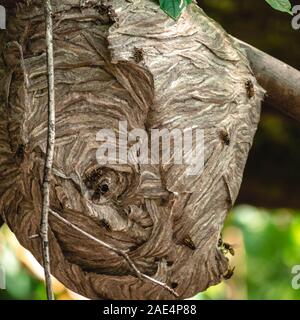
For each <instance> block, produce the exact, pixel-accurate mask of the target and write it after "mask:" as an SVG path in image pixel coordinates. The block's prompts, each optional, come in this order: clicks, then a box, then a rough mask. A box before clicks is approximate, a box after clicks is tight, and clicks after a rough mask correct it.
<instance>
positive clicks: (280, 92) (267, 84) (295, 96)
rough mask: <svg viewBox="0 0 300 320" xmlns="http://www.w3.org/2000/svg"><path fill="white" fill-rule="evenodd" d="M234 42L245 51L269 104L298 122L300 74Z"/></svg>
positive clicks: (299, 119)
mask: <svg viewBox="0 0 300 320" xmlns="http://www.w3.org/2000/svg"><path fill="white" fill-rule="evenodd" d="M235 40H237V42H238V43H239V44H240V46H241V47H242V48H243V49H245V50H246V52H247V56H248V59H249V60H250V63H251V67H252V70H253V72H254V74H255V76H256V78H257V80H258V82H259V83H260V85H261V86H262V87H263V88H264V89H265V90H267V100H268V101H269V104H270V105H271V106H273V107H276V108H277V109H279V110H280V111H281V112H283V113H285V114H286V115H288V116H290V117H292V118H294V119H296V120H297V121H300V72H299V71H298V70H297V69H295V68H293V67H291V66H289V65H287V64H286V63H284V62H282V61H280V60H278V59H276V58H274V57H272V56H270V55H269V54H267V53H265V52H263V51H261V50H259V49H257V48H255V47H253V46H251V45H249V44H247V43H245V42H243V41H241V40H238V39H235Z"/></svg>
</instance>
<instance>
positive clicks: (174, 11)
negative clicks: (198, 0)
mask: <svg viewBox="0 0 300 320" xmlns="http://www.w3.org/2000/svg"><path fill="white" fill-rule="evenodd" d="M191 2H192V0H159V4H160V7H161V9H162V10H163V11H164V12H165V13H166V14H167V15H169V16H170V17H171V18H173V19H175V20H176V19H178V18H179V17H180V15H181V13H182V11H183V10H184V9H185V8H186V7H187V6H188V5H189V4H190V3H191Z"/></svg>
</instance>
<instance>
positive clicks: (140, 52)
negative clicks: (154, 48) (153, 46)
mask: <svg viewBox="0 0 300 320" xmlns="http://www.w3.org/2000/svg"><path fill="white" fill-rule="evenodd" d="M133 59H134V61H135V62H136V63H140V62H141V61H143V60H144V49H143V48H137V47H134V48H133Z"/></svg>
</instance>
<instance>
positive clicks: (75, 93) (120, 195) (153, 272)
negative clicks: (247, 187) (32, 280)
mask: <svg viewBox="0 0 300 320" xmlns="http://www.w3.org/2000/svg"><path fill="white" fill-rule="evenodd" d="M0 2H1V1H0ZM4 2H5V1H4ZM4 2H3V1H2V4H3V3H4ZM15 2H18V3H17V4H16V5H15V6H12V5H11V6H10V8H9V10H8V15H9V17H8V19H7V21H8V26H7V30H6V31H5V32H4V31H3V32H2V34H1V37H0V43H1V49H0V50H1V60H0V63H1V64H0V74H1V76H0V82H1V85H0V168H1V169H0V172H1V180H0V214H1V216H2V218H3V220H4V221H5V222H6V223H7V224H8V225H9V227H10V228H11V230H12V231H13V232H14V233H15V235H16V236H17V238H18V239H19V241H20V243H21V244H22V245H23V246H24V247H26V248H27V249H29V250H30V251H31V252H32V253H33V254H34V256H35V257H36V258H37V259H38V260H39V261H40V262H41V243H40V241H39V239H36V238H34V237H32V235H35V234H39V224H40V214H41V181H42V176H43V165H44V160H45V150H46V140H47V71H46V54H45V32H44V29H45V25H44V15H43V8H42V5H41V2H42V1H38V0H32V1H15ZM79 2H80V1H78V0H63V1H59V0H53V1H52V3H53V9H54V47H55V81H56V118H57V119H56V133H57V137H56V147H55V157H54V168H53V177H52V181H51V208H52V209H53V210H56V212H58V213H59V214H60V215H61V216H62V217H64V219H67V220H68V221H70V222H71V223H73V224H75V225H76V226H78V227H79V228H81V229H82V230H84V231H86V232H88V233H90V234H91V235H93V236H94V237H96V238H98V239H100V240H103V241H105V242H107V243H109V244H111V245H113V246H115V247H117V248H119V249H122V250H127V252H128V255H129V256H130V258H131V259H132V260H133V261H134V263H135V264H136V266H137V267H138V268H139V270H140V271H141V272H143V273H145V274H147V275H149V276H151V277H153V278H155V279H157V280H160V281H162V282H164V283H166V284H167V285H169V286H170V287H172V288H175V290H176V291H177V293H178V294H179V295H180V298H187V297H191V296H193V295H194V294H196V293H198V292H200V291H203V290H205V289H206V288H208V287H209V286H211V285H214V284H217V283H219V282H220V281H221V280H222V278H223V276H224V275H226V274H227V272H228V268H229V267H228V261H227V259H226V258H225V257H224V255H223V253H222V250H220V248H219V247H218V240H219V237H220V232H221V229H222V225H223V222H224V219H225V217H226V214H227V213H228V210H229V209H230V207H231V206H232V204H233V203H234V201H235V199H236V197H237V194H238V190H239V187H240V183H241V180H242V174H243V169H244V165H245V162H246V158H247V155H248V151H249V148H250V146H251V144H252V139H253V136H254V133H255V131H256V127H257V123H258V121H259V114H260V103H261V99H262V96H263V90H262V89H261V88H260V87H259V86H258V84H257V82H256V79H255V78H254V76H253V74H252V72H251V69H250V67H249V62H248V61H247V59H246V57H245V54H244V53H243V52H242V51H241V50H240V49H239V47H238V45H237V44H236V43H234V42H233V40H232V39H231V38H230V36H229V35H228V34H227V33H226V32H224V30H223V29H222V28H221V27H220V26H219V25H218V24H216V23H215V22H214V21H213V20H211V19H210V18H208V17H207V16H206V15H205V14H204V13H203V11H202V10H201V9H200V8H198V7H197V6H196V5H195V4H192V5H190V6H189V7H188V9H187V10H186V11H185V12H184V13H183V15H182V17H181V18H180V19H179V20H178V21H173V20H172V19H170V18H169V17H168V16H166V15H165V14H164V13H163V12H162V11H161V10H160V9H159V7H158V5H157V4H156V3H155V2H154V1H150V0H140V1H138V0H137V1H131V2H127V1H124V0H111V1H109V3H108V4H107V3H105V2H103V1H102V2H101V1H81V2H80V3H79ZM10 4H11V2H10ZM119 121H127V124H128V130H129V131H130V130H132V129H135V128H141V129H145V130H146V131H147V132H149V131H150V130H151V129H153V128H156V129H168V130H172V129H175V128H178V129H182V130H184V129H185V128H187V127H190V128H199V129H202V130H203V132H204V164H205V165H204V170H203V172H202V173H201V174H200V175H190V176H188V175H187V173H186V172H187V171H186V169H187V166H186V165H184V164H183V165H179V164H173V165H172V164H171V163H169V164H167V165H166V164H156V165H154V164H153V165H132V164H111V165H102V166H101V165H99V164H98V162H97V161H96V152H97V149H98V148H99V141H96V135H97V132H99V130H100V129H105V128H109V129H112V130H114V131H115V132H116V133H118V130H119ZM119 133H120V132H119ZM128 148H129V147H128ZM49 223H50V254H51V269H52V272H53V274H54V276H55V277H56V278H57V279H59V280H60V281H61V282H62V283H64V284H65V285H66V286H67V287H68V288H70V289H72V290H74V291H76V292H78V293H80V294H82V295H84V296H86V297H89V298H95V299H96V298H101V299H170V298H174V297H173V296H172V295H171V294H170V293H169V292H168V291H167V290H164V288H162V287H159V286H156V285H155V284H153V283H152V282H150V281H146V280H143V279H139V278H138V277H137V276H136V274H135V273H134V272H133V271H132V269H131V268H130V266H129V265H128V263H127V262H126V261H125V260H124V259H123V258H122V257H120V256H119V255H118V254H116V253H115V252H113V251H111V250H109V249H107V248H105V247H102V246H101V245H99V244H98V243H95V242H93V241H92V240H90V239H88V238H86V237H84V235H82V234H80V233H78V232H76V231H75V230H74V229H72V228H70V227H68V226H67V225H65V224H64V223H63V222H61V221H60V220H57V219H55V217H53V216H50V221H49Z"/></svg>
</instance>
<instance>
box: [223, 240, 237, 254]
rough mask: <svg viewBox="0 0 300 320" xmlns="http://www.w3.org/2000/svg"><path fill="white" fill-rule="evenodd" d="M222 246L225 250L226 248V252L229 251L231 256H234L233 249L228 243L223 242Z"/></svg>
mask: <svg viewBox="0 0 300 320" xmlns="http://www.w3.org/2000/svg"><path fill="white" fill-rule="evenodd" d="M223 247H224V249H225V250H227V252H229V253H230V254H231V255H232V256H234V254H235V251H234V249H233V247H232V246H231V245H230V244H229V243H226V242H223Z"/></svg>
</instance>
